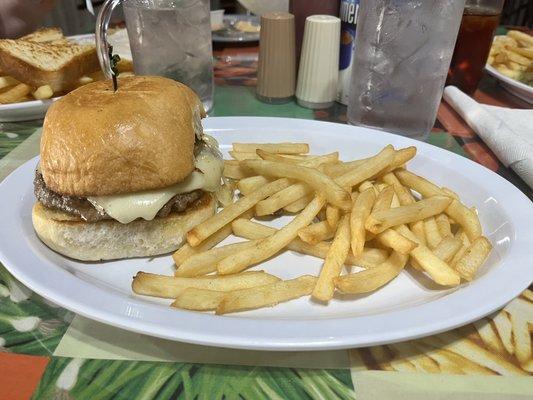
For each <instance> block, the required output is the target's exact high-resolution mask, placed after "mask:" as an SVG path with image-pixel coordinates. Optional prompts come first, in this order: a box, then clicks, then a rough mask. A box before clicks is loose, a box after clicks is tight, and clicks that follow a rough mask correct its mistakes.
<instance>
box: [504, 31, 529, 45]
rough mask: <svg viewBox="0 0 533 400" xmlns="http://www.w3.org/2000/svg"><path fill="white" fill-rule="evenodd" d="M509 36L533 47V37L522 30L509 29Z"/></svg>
mask: <svg viewBox="0 0 533 400" xmlns="http://www.w3.org/2000/svg"><path fill="white" fill-rule="evenodd" d="M507 36H508V37H510V38H513V39H515V40H516V41H517V42H520V43H524V45H525V46H524V47H533V37H531V36H530V35H528V34H527V33H524V32H520V31H509V32H507Z"/></svg>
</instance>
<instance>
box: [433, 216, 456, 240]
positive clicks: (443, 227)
mask: <svg viewBox="0 0 533 400" xmlns="http://www.w3.org/2000/svg"><path fill="white" fill-rule="evenodd" d="M435 222H436V223H437V227H438V229H439V233H440V235H441V236H442V237H443V238H445V237H447V236H453V235H452V227H451V224H450V219H449V218H448V216H447V215H446V214H439V215H437V216H436V217H435Z"/></svg>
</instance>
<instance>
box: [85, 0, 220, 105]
mask: <svg viewBox="0 0 533 400" xmlns="http://www.w3.org/2000/svg"><path fill="white" fill-rule="evenodd" d="M121 2H122V4H123V9H124V16H125V18H126V28H127V31H128V37H129V41H130V47H131V52H132V56H133V67H134V70H135V73H136V74H137V75H159V76H165V77H167V78H171V79H174V80H176V81H179V82H182V83H184V84H185V85H187V86H189V87H190V88H191V89H192V90H194V91H195V92H196V94H197V95H198V97H200V99H201V100H202V103H203V105H204V108H205V110H206V112H208V111H209V110H211V109H212V107H213V92H214V84H213V50H212V44H211V24H210V11H209V0H106V2H105V3H104V5H103V6H102V8H101V10H100V13H99V14H98V18H97V20H96V47H97V53H98V59H99V60H100V65H101V66H102V70H103V71H104V74H105V75H106V77H107V78H111V65H110V59H109V53H108V47H107V46H108V45H107V29H108V26H109V20H110V18H111V14H112V12H113V10H114V9H115V8H116V6H117V5H118V4H119V3H121Z"/></svg>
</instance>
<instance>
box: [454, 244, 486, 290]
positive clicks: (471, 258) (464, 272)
mask: <svg viewBox="0 0 533 400" xmlns="http://www.w3.org/2000/svg"><path fill="white" fill-rule="evenodd" d="M491 250H492V244H491V243H490V242H489V240H488V239H487V238H486V237H484V236H480V237H478V238H477V239H476V240H474V241H473V242H472V244H471V245H470V247H468V249H467V250H466V252H465V253H464V255H463V256H462V257H461V258H460V259H459V260H458V261H457V263H456V264H455V265H454V268H455V270H456V271H457V272H458V273H459V274H460V275H461V277H462V278H463V279H466V280H467V281H471V280H472V279H473V278H474V275H475V274H476V272H477V270H478V269H479V267H481V265H483V263H484V262H485V260H486V259H487V257H488V256H489V253H490V251H491Z"/></svg>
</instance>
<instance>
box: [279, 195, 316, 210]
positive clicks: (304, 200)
mask: <svg viewBox="0 0 533 400" xmlns="http://www.w3.org/2000/svg"><path fill="white" fill-rule="evenodd" d="M313 197H314V196H313V194H308V195H307V196H304V197H301V198H299V199H298V200H296V201H295V202H293V203H291V204H289V205H287V206H285V207H283V209H284V210H285V211H287V212H290V213H297V212H300V211H302V210H303V209H304V208H305V207H306V206H307V205H308V204H309V203H310V202H311V201H312V200H313Z"/></svg>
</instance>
